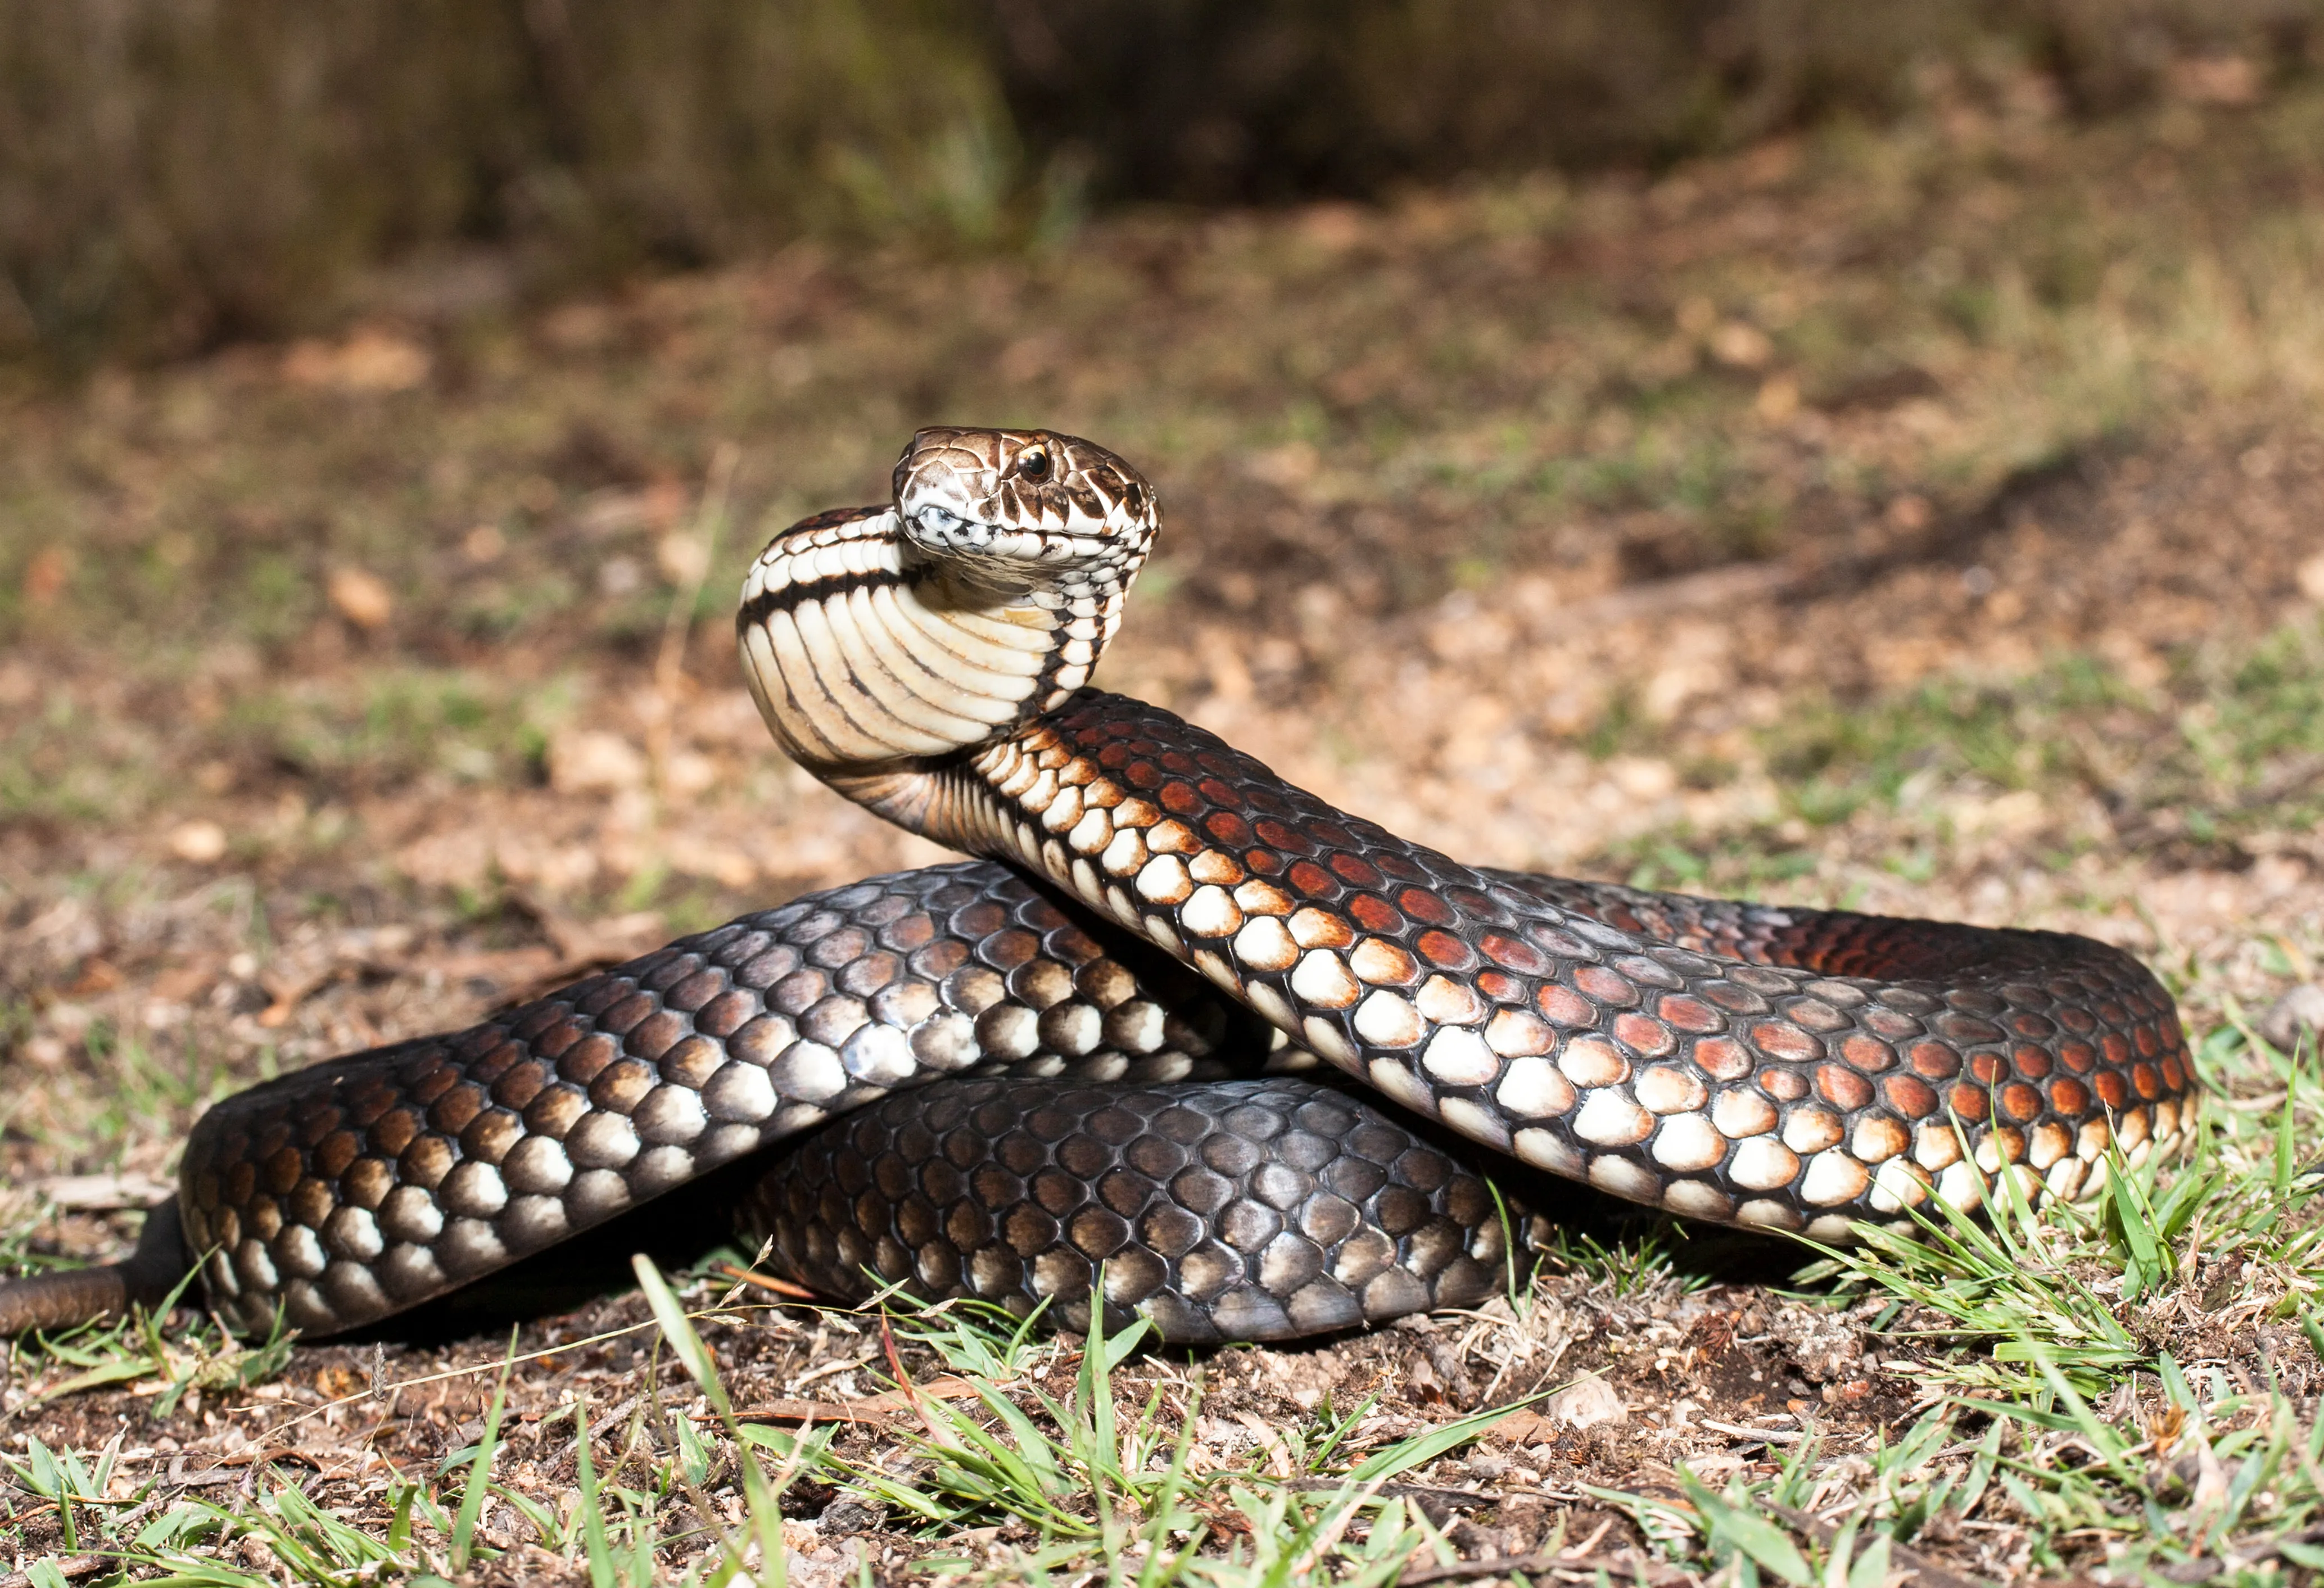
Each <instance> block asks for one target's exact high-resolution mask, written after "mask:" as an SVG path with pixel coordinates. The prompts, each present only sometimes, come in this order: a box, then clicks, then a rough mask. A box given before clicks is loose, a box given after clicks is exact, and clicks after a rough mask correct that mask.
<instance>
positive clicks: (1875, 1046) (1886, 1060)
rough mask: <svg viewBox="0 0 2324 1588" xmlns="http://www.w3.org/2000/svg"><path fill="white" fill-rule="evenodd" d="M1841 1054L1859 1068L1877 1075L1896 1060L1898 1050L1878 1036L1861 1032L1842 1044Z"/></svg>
mask: <svg viewBox="0 0 2324 1588" xmlns="http://www.w3.org/2000/svg"><path fill="white" fill-rule="evenodd" d="M1840 1057H1842V1058H1844V1059H1846V1060H1847V1061H1848V1062H1849V1063H1850V1064H1852V1065H1854V1066H1856V1067H1857V1068H1858V1069H1859V1070H1863V1071H1865V1072H1866V1073H1867V1074H1875V1075H1877V1073H1879V1072H1880V1071H1882V1070H1885V1069H1886V1068H1887V1067H1888V1066H1891V1065H1893V1064H1895V1062H1896V1050H1895V1048H1891V1047H1889V1046H1888V1044H1886V1042H1883V1041H1881V1040H1880V1039H1877V1038H1876V1037H1867V1036H1865V1035H1863V1034H1862V1033H1861V1032H1858V1034H1856V1035H1854V1036H1851V1037H1849V1039H1847V1040H1845V1041H1843V1042H1842V1043H1841V1044H1840Z"/></svg>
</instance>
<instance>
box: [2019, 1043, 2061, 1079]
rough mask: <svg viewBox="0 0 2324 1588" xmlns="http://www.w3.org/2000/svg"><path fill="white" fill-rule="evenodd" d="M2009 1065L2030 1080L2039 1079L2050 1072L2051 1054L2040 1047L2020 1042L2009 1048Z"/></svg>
mask: <svg viewBox="0 0 2324 1588" xmlns="http://www.w3.org/2000/svg"><path fill="white" fill-rule="evenodd" d="M2009 1067H2010V1068H2012V1069H2014V1070H2015V1071H2016V1072H2017V1073H2018V1074H2019V1075H2020V1076H2024V1078H2025V1079H2026V1080H2029V1081H2038V1080H2040V1079H2042V1077H2043V1076H2046V1075H2048V1074H2049V1073H2050V1068H2051V1064H2050V1056H2049V1055H2048V1054H2046V1053H2044V1052H2043V1051H2042V1049H2040V1048H2033V1047H2030V1046H2026V1045H2024V1044H2022V1043H2021V1044H2020V1045H2019V1046H2017V1047H2015V1048H2011V1049H2010V1050H2009Z"/></svg>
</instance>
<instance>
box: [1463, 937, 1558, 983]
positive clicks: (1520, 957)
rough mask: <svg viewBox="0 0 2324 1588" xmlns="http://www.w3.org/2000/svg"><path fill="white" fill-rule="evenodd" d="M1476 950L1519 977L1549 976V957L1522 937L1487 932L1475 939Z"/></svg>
mask: <svg viewBox="0 0 2324 1588" xmlns="http://www.w3.org/2000/svg"><path fill="white" fill-rule="evenodd" d="M1477 950H1478V952H1479V953H1480V954H1482V955H1483V956H1485V957H1486V958H1487V959H1489V960H1491V961H1492V962H1493V963H1494V964H1495V965H1504V966H1506V967H1508V969H1510V970H1513V971H1516V972H1517V973H1518V974H1520V975H1527V976H1541V975H1546V974H1549V956H1547V955H1545V954H1544V953H1542V951H1541V950H1540V949H1538V948H1535V946H1533V945H1532V944H1530V943H1528V942H1526V940H1525V939H1524V938H1522V937H1511V936H1510V935H1509V934H1508V933H1507V932H1487V933H1486V934H1485V935H1484V936H1483V937H1480V938H1478V939H1477Z"/></svg>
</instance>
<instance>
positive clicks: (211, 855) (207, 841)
mask: <svg viewBox="0 0 2324 1588" xmlns="http://www.w3.org/2000/svg"><path fill="white" fill-rule="evenodd" d="M170 853H171V854H174V855H176V856H177V857H178V858H179V859H180V860H183V861H189V862H190V863H193V864H195V865H208V864H209V863H212V862H213V861H218V860H223V859H225V858H226V829H225V828H224V827H222V826H218V825H217V823H216V822H212V821H190V822H180V823H179V824H178V825H177V826H175V827H172V828H171V830H170Z"/></svg>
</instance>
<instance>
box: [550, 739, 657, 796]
mask: <svg viewBox="0 0 2324 1588" xmlns="http://www.w3.org/2000/svg"><path fill="white" fill-rule="evenodd" d="M646 771H647V767H646V758H645V755H644V753H643V752H641V751H640V750H639V749H638V748H637V746H635V745H634V744H632V743H630V742H629V741H628V740H627V739H624V738H622V736H621V735H620V734H608V733H604V732H601V731H597V730H594V729H584V730H578V731H576V732H573V733H566V734H558V735H557V737H556V738H555V739H553V740H551V741H550V742H549V787H550V788H552V789H556V790H557V791H558V793H559V794H603V793H619V792H620V791H621V790H622V789H638V788H642V787H644V785H645V780H646Z"/></svg>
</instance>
